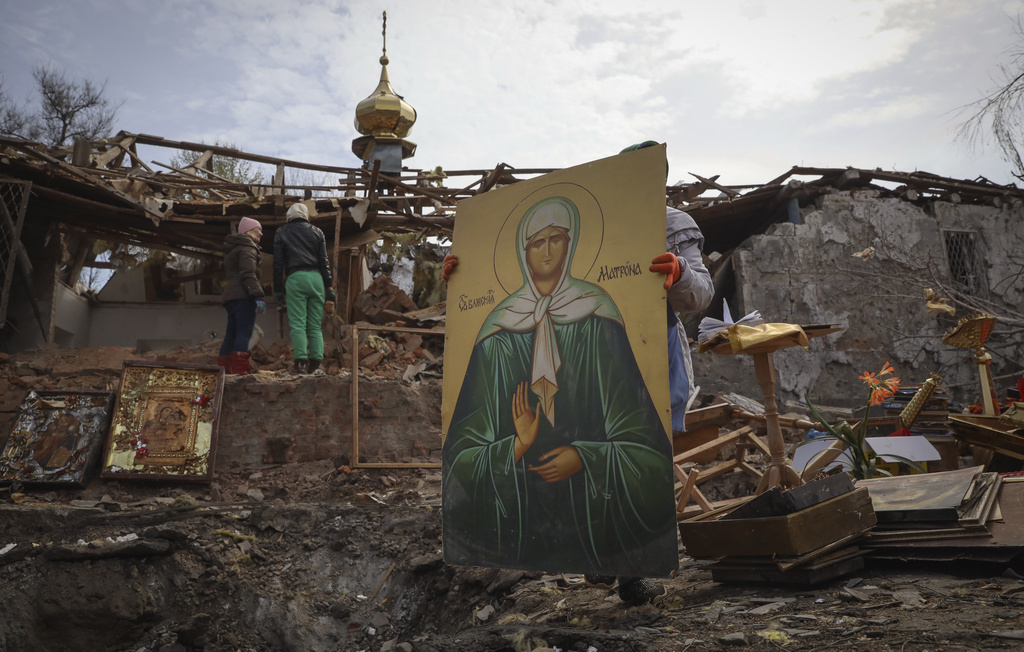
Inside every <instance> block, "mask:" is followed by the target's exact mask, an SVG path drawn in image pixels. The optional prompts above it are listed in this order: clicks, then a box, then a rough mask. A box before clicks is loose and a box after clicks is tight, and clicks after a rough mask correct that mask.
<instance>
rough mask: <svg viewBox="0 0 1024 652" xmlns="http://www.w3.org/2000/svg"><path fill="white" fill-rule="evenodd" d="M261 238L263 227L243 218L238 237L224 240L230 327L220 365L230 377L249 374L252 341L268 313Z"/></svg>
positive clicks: (224, 298) (223, 297) (225, 302)
mask: <svg viewBox="0 0 1024 652" xmlns="http://www.w3.org/2000/svg"><path fill="white" fill-rule="evenodd" d="M261 237H263V227H262V226H261V225H260V223H259V222H257V221H256V220H254V219H252V218H251V217H243V218H242V219H241V220H240V221H239V222H238V233H232V234H229V235H228V237H227V238H225V239H224V276H225V283H224V293H223V294H222V295H221V303H222V304H223V305H224V309H225V310H226V311H227V312H228V325H227V326H226V327H225V329H224V341H223V342H222V343H221V345H220V354H219V355H218V356H217V364H218V365H220V366H221V367H223V368H224V371H226V372H227V373H229V374H239V375H245V374H248V373H249V340H250V339H251V338H252V332H253V329H255V327H256V315H257V314H258V313H261V312H264V311H265V310H266V309H267V304H266V303H265V302H264V301H263V285H262V284H261V283H260V258H261V257H262V254H261V252H260V245H259V242H260V238H261Z"/></svg>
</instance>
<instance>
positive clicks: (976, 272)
mask: <svg viewBox="0 0 1024 652" xmlns="http://www.w3.org/2000/svg"><path fill="white" fill-rule="evenodd" d="M942 235H943V240H944V242H945V245H946V262H947V265H948V268H949V275H950V278H952V280H953V282H955V283H956V284H957V285H959V286H960V288H961V289H963V290H964V292H967V293H968V294H970V295H971V296H974V297H978V298H981V299H984V298H986V297H987V296H988V278H987V277H986V275H985V269H984V267H983V266H982V264H983V263H984V260H983V259H982V257H981V256H980V255H979V253H978V239H977V234H976V233H974V232H973V231H943V234H942Z"/></svg>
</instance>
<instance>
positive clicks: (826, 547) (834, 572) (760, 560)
mask: <svg viewBox="0 0 1024 652" xmlns="http://www.w3.org/2000/svg"><path fill="white" fill-rule="evenodd" d="M829 487H830V489H829V491H828V492H823V493H824V495H834V492H833V491H832V489H833V488H834V487H832V485H829ZM798 489H799V488H798ZM791 491H792V490H791ZM755 500H756V499H755ZM751 502H753V501H751ZM777 502H778V504H785V505H797V506H799V505H800V504H806V503H807V502H810V501H808V499H807V498H806V497H802V498H801V499H800V500H797V501H793V500H780V501H777ZM731 511H732V510H731V509H730V510H729V512H731ZM727 516H728V513H726V514H723V513H721V512H710V513H708V514H703V515H701V516H698V517H695V518H693V519H690V520H687V521H682V522H680V523H679V536H680V538H681V539H682V541H683V545H684V547H685V548H686V554H688V555H689V556H691V557H694V558H696V559H717V560H718V562H717V563H716V564H714V565H712V566H711V572H712V578H713V579H714V580H715V581H721V582H728V581H747V582H757V581H765V582H784V583H792V584H813V583H817V582H821V581H825V580H828V579H833V578H835V577H840V576H842V575H845V574H847V573H850V572H853V571H855V570H858V569H860V568H863V566H864V562H863V558H862V555H863V552H862V551H860V550H859V549H858V548H857V547H856V546H850V544H851V543H852V542H853V541H855V540H857V539H859V538H860V537H862V536H863V535H864V534H866V533H867V532H868V531H870V530H871V528H872V527H874V525H875V522H876V519H875V512H874V510H873V509H872V507H871V497H870V495H869V494H868V492H867V491H866V490H865V489H854V490H853V491H847V492H845V493H842V494H841V495H838V496H834V497H830V498H828V499H827V500H824V501H823V502H819V503H817V504H812V505H810V506H809V507H804V508H803V509H798V510H797V511H793V512H791V513H789V514H783V515H779V516H767V517H753V518H726V517H727ZM780 573H784V575H780Z"/></svg>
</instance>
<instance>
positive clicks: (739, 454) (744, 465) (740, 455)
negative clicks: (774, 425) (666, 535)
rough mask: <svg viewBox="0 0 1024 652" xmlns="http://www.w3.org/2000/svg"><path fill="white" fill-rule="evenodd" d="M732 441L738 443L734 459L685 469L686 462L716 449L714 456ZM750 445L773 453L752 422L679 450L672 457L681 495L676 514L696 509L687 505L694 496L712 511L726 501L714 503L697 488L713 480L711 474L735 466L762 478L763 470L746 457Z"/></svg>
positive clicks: (756, 477)
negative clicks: (684, 450)
mask: <svg viewBox="0 0 1024 652" xmlns="http://www.w3.org/2000/svg"><path fill="white" fill-rule="evenodd" d="M730 444H735V445H736V452H735V454H734V455H733V457H732V459H730V460H728V461H725V462H722V463H721V464H716V465H715V466H713V467H711V468H710V469H704V470H703V471H701V470H698V469H690V470H689V471H686V470H684V469H683V465H685V464H688V463H690V462H694V461H697V460H699V459H702V458H704V456H706V455H708V454H709V453H714V454H715V456H717V455H718V453H719V452H720V451H721V449H722V448H723V447H725V446H728V445H730ZM750 448H754V449H757V450H759V451H760V452H762V453H763V454H765V455H770V454H771V451H770V450H769V448H768V445H767V444H766V443H765V442H763V441H761V439H760V438H759V437H758V436H757V434H756V431H755V430H754V429H753V428H752V427H750V426H743V427H742V428H739V429H738V430H733V431H732V432H730V433H727V434H724V435H722V436H721V437H718V438H717V439H715V440H713V441H710V442H708V443H706V444H702V445H700V446H697V447H695V448H691V449H690V450H688V451H686V452H684V453H680V454H679V455H676V456H675V457H673V458H672V463H673V467H674V472H675V475H676V480H677V481H678V482H676V490H677V491H678V492H679V494H678V495H679V499H678V501H677V502H676V514H677V516H680V517H681V516H684V515H686V514H687V513H688V512H692V511H693V510H688V509H687V503H689V502H690V500H691V499H692V500H693V501H694V502H695V503H696V504H697V507H698V508H699V510H700V511H701V512H709V511H711V510H713V509H716V508H717V507H721V506H722V505H724V504H725V503H726V502H732V501H722V502H718V503H712V502H711V501H709V500H708V499H707V498H706V497H705V496H704V494H703V493H702V492H701V491H700V489H698V488H697V485H698V484H699V483H701V482H705V481H707V480H710V479H711V478H714V477H717V476H719V475H722V474H723V473H728V472H729V471H732V470H734V469H739V470H740V471H743V472H744V473H747V474H749V475H750V476H751V477H753V478H755V479H757V480H758V481H760V479H761V475H762V474H761V472H760V471H758V470H757V469H755V468H754V467H753V466H751V465H750V464H749V463H748V462H747V461H746V453H747V450H748V449H750Z"/></svg>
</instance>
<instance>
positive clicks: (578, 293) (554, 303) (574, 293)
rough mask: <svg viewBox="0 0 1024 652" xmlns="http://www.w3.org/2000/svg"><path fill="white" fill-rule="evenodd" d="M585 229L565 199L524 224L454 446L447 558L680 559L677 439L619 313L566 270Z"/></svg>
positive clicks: (453, 432) (447, 467) (641, 567)
mask: <svg viewBox="0 0 1024 652" xmlns="http://www.w3.org/2000/svg"><path fill="white" fill-rule="evenodd" d="M579 230H580V215H579V211H578V209H577V208H576V205H575V204H574V203H573V202H571V201H569V200H568V199H566V198H564V197H550V198H548V199H545V200H543V201H540V202H538V203H537V204H535V205H533V206H532V207H530V208H529V209H528V210H527V211H526V213H525V214H524V216H523V218H522V220H521V222H520V224H519V227H518V230H517V234H516V245H517V252H518V258H519V266H520V268H521V270H522V274H523V284H522V286H521V287H520V288H519V289H518V290H516V291H515V292H513V293H512V294H511V295H509V296H508V297H507V298H506V299H505V300H504V301H502V302H501V303H500V304H498V305H497V306H496V307H495V308H494V310H493V311H492V312H491V313H490V315H489V316H488V318H487V319H486V321H485V322H484V324H483V326H482V327H481V329H480V332H479V334H478V335H477V338H476V343H475V345H474V347H473V350H472V353H471V355H470V360H469V366H468V368H467V371H466V375H465V378H464V379H463V382H462V385H461V390H460V392H459V396H458V399H457V401H456V405H455V410H454V413H453V416H452V420H451V423H450V426H449V429H448V432H447V436H446V438H445V442H444V448H443V455H442V459H443V478H444V495H443V499H444V504H443V508H444V557H445V560H446V561H447V562H449V563H457V564H465V565H479V566H498V567H505V568H517V569H524V570H543V571H552V572H577V573H584V572H587V573H594V572H596V573H600V574H606V575H633V576H640V575H643V576H664V575H668V574H669V573H670V572H671V571H672V570H674V569H676V568H678V547H677V539H676V520H675V501H674V499H673V493H672V486H673V480H672V477H673V476H672V447H671V444H670V442H669V440H668V437H667V436H666V433H665V429H664V426H663V425H662V422H661V420H660V419H659V417H658V412H657V410H656V408H655V406H654V403H653V401H652V400H651V396H650V394H649V392H648V391H647V387H646V385H645V383H644V379H643V377H642V376H641V374H640V370H639V368H638V366H637V363H636V360H635V358H634V356H633V352H632V349H631V347H630V343H629V339H628V338H627V335H626V329H625V327H624V324H623V319H622V316H621V315H620V313H619V310H618V308H617V307H616V305H615V303H614V302H613V301H612V299H611V297H610V296H609V295H608V294H607V293H606V292H605V291H604V290H603V289H602V288H601V287H599V286H597V285H594V284H592V283H588V282H586V281H582V280H579V279H576V278H573V277H572V276H571V274H570V273H569V270H570V269H571V267H572V259H573V254H574V252H575V249H576V244H577V242H578V236H579Z"/></svg>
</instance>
